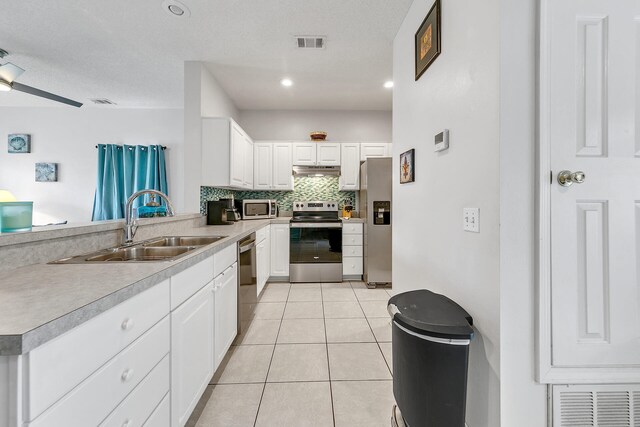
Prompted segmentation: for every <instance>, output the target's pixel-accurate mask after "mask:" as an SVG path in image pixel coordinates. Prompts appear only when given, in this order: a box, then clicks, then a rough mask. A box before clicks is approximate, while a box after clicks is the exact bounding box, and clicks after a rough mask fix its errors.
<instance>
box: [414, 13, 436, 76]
mask: <svg viewBox="0 0 640 427" xmlns="http://www.w3.org/2000/svg"><path fill="white" fill-rule="evenodd" d="M415 45H416V50H415V55H416V81H417V80H418V79H419V78H420V76H421V75H422V73H424V72H425V71H427V68H429V66H430V65H431V63H432V62H433V61H435V59H436V58H437V57H438V55H440V45H441V44H440V0H436V1H435V3H433V6H432V7H431V10H429V13H427V17H426V18H424V21H422V24H420V28H418V31H417V32H416V36H415Z"/></svg>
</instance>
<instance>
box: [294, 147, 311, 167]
mask: <svg viewBox="0 0 640 427" xmlns="http://www.w3.org/2000/svg"><path fill="white" fill-rule="evenodd" d="M316 145H317V144H316V143H315V142H294V143H293V144H292V145H291V148H292V150H293V166H315V165H316Z"/></svg>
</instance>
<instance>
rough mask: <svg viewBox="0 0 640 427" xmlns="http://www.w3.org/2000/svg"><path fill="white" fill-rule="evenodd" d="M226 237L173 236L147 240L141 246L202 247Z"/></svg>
mask: <svg viewBox="0 0 640 427" xmlns="http://www.w3.org/2000/svg"><path fill="white" fill-rule="evenodd" d="M226 237H227V236H212V237H202V236H173V237H161V238H159V239H153V240H149V241H147V242H145V243H143V246H146V247H150V246H204V245H210V244H211V243H215V242H217V241H218V240H222V239H224V238H226Z"/></svg>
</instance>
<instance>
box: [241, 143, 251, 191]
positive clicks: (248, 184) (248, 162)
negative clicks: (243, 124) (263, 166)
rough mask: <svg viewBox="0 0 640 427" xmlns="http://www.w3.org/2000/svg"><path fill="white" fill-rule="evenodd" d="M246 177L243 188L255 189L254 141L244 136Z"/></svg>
mask: <svg viewBox="0 0 640 427" xmlns="http://www.w3.org/2000/svg"><path fill="white" fill-rule="evenodd" d="M243 161H244V175H243V185H242V187H243V188H246V189H248V190H251V189H253V141H252V140H251V138H249V137H248V136H247V135H246V134H245V135H244V158H243Z"/></svg>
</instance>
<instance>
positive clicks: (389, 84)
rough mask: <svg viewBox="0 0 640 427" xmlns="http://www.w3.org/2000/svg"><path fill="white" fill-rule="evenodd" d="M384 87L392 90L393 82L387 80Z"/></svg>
mask: <svg viewBox="0 0 640 427" xmlns="http://www.w3.org/2000/svg"><path fill="white" fill-rule="evenodd" d="M384 87H385V88H387V89H391V88H392V87H393V81H391V80H387V81H386V82H384Z"/></svg>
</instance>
